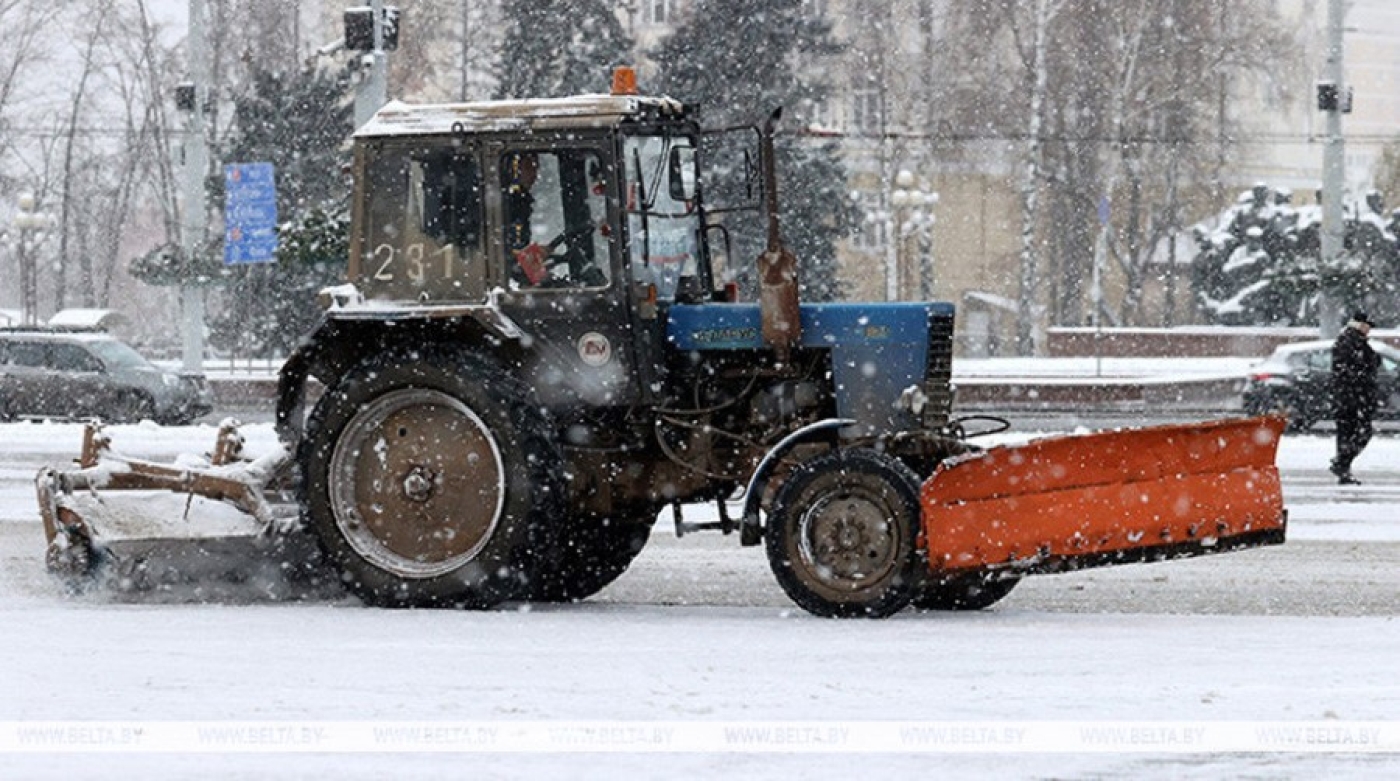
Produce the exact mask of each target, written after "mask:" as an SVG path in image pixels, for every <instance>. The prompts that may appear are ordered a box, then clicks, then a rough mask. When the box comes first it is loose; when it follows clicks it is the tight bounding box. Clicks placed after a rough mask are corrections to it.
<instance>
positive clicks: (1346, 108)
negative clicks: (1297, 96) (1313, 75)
mask: <svg viewBox="0 0 1400 781" xmlns="http://www.w3.org/2000/svg"><path fill="white" fill-rule="evenodd" d="M1351 98H1352V91H1351V87H1347V88H1346V91H1342V90H1341V89H1340V88H1339V87H1338V86H1337V84H1336V83H1335V82H1331V81H1319V82H1318V83H1317V110H1318V111H1340V112H1342V113H1343V114H1350V113H1351Z"/></svg>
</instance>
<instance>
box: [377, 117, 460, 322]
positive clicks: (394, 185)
mask: <svg viewBox="0 0 1400 781" xmlns="http://www.w3.org/2000/svg"><path fill="white" fill-rule="evenodd" d="M365 155H366V159H365V163H364V165H365V176H364V183H365V184H364V191H363V193H362V197H363V199H364V202H363V209H364V221H363V223H364V225H363V231H364V233H363V234H362V236H361V247H360V257H359V259H358V260H359V273H358V276H357V278H356V280H355V281H356V282H357V283H358V284H359V286H360V288H361V290H362V291H364V293H365V294H366V296H368V297H369V298H373V299H383V300H399V301H403V300H413V301H422V302H431V301H471V302H477V301H480V300H482V299H483V298H484V297H485V294H486V279H485V277H486V262H485V255H484V252H483V249H482V246H483V241H482V239H483V236H482V225H483V224H484V214H485V210H484V208H483V200H484V199H483V189H482V181H483V180H482V175H481V159H480V156H479V154H478V153H477V152H476V151H475V150H473V149H471V148H468V147H466V146H461V145H456V144H448V145H435V146H412V145H394V144H383V145H378V146H370V147H366V150H365Z"/></svg>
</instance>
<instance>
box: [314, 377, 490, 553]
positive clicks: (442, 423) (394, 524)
mask: <svg viewBox="0 0 1400 781" xmlns="http://www.w3.org/2000/svg"><path fill="white" fill-rule="evenodd" d="M329 471H330V474H329V485H328V494H329V498H330V502H331V510H332V513H333V514H334V517H335V522H336V525H337V526H338V527H339V528H340V530H341V533H342V534H343V535H344V537H345V539H346V541H347V542H348V543H349V544H350V545H351V547H353V548H354V549H355V551H356V552H357V553H359V554H360V555H361V556H363V557H364V558H365V560H366V561H369V562H370V563H372V564H374V565H375V566H377V567H380V568H381V569H384V570H386V571H388V572H391V573H393V574H395V575H398V576H400V577H405V578H428V577H436V576H439V575H442V574H445V573H447V572H451V571H453V570H454V569H456V568H458V567H460V566H462V565H463V564H465V563H467V562H469V561H471V559H472V558H473V557H475V556H476V554H477V553H478V552H479V551H480V550H481V549H482V547H484V546H485V545H486V543H487V542H488V541H489V540H490V539H491V535H492V534H493V533H494V531H495V529H496V526H497V524H498V523H499V521H500V517H501V513H502V509H503V507H504V503H505V471H504V467H503V462H502V459H501V454H500V450H499V448H498V447H497V444H496V440H495V437H494V436H493V435H492V432H491V430H490V428H489V427H488V426H487V425H486V423H485V422H484V421H483V420H482V419H481V417H480V416H478V415H477V414H476V413H475V412H474V411H473V410H472V409H471V408H470V407H468V406H467V405H466V404H464V403H462V401H460V400H459V399H457V398H455V397H453V396H450V395H448V394H446V393H443V392H441V391H437V390H430V389H422V388H410V389H403V390H397V391H391V392H389V393H386V394H384V395H382V396H380V397H378V398H376V399H374V400H373V401H371V402H370V403H369V404H367V405H365V406H364V407H363V408H362V409H361V410H360V411H359V412H357V413H356V414H355V415H354V417H352V418H351V419H350V421H349V422H348V423H347V424H346V425H345V428H344V429H343V430H342V432H341V434H340V437H339V438H338V439H337V440H336V444H335V448H334V450H333V452H332V455H331V465H330V470H329Z"/></svg>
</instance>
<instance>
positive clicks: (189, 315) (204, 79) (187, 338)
mask: <svg viewBox="0 0 1400 781" xmlns="http://www.w3.org/2000/svg"><path fill="white" fill-rule="evenodd" d="M189 2H190V5H189V13H190V18H189V40H188V42H187V45H188V47H189V69H190V81H191V83H192V85H193V88H194V90H193V91H194V106H193V110H191V111H190V112H189V114H188V117H187V119H186V126H185V131H186V132H185V170H184V174H185V181H184V185H185V187H184V189H185V192H184V199H183V200H184V204H183V205H184V208H183V209H181V211H182V215H181V217H182V218H183V219H182V225H181V231H180V245H181V247H182V248H183V249H184V251H185V257H186V258H190V259H193V258H194V257H195V253H197V252H198V251H199V249H200V247H201V246H202V245H203V244H204V231H205V227H206V226H207V219H208V218H207V215H206V213H205V202H204V176H205V174H206V173H207V171H208V168H209V151H208V149H206V147H205V143H204V108H205V105H206V103H207V102H208V100H209V60H208V41H207V40H206V39H205V30H204V0H189ZM192 283H193V280H186V281H185V284H184V285H182V286H181V287H180V312H181V329H180V331H181V344H182V350H181V356H182V358H183V363H184V368H185V371H189V372H199V371H203V370H204V291H202V290H201V289H200V288H199V287H198V286H197V285H194V284H192Z"/></svg>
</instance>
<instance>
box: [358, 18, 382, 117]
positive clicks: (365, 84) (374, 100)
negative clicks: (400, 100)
mask: <svg viewBox="0 0 1400 781" xmlns="http://www.w3.org/2000/svg"><path fill="white" fill-rule="evenodd" d="M369 7H370V19H372V20H373V24H374V48H373V49H371V50H370V51H368V52H365V53H363V54H361V55H360V62H361V64H362V65H363V68H362V70H361V72H362V73H363V74H364V80H363V81H361V82H360V85H359V88H358V89H357V90H356V91H355V128H356V129H359V128H361V127H363V126H364V124H365V123H366V122H368V121H370V119H371V118H372V117H373V116H374V112H376V111H378V110H379V109H380V107H382V106H383V105H384V104H385V103H387V102H388V101H389V58H388V57H387V56H385V54H384V2H383V0H370V4H369Z"/></svg>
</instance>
